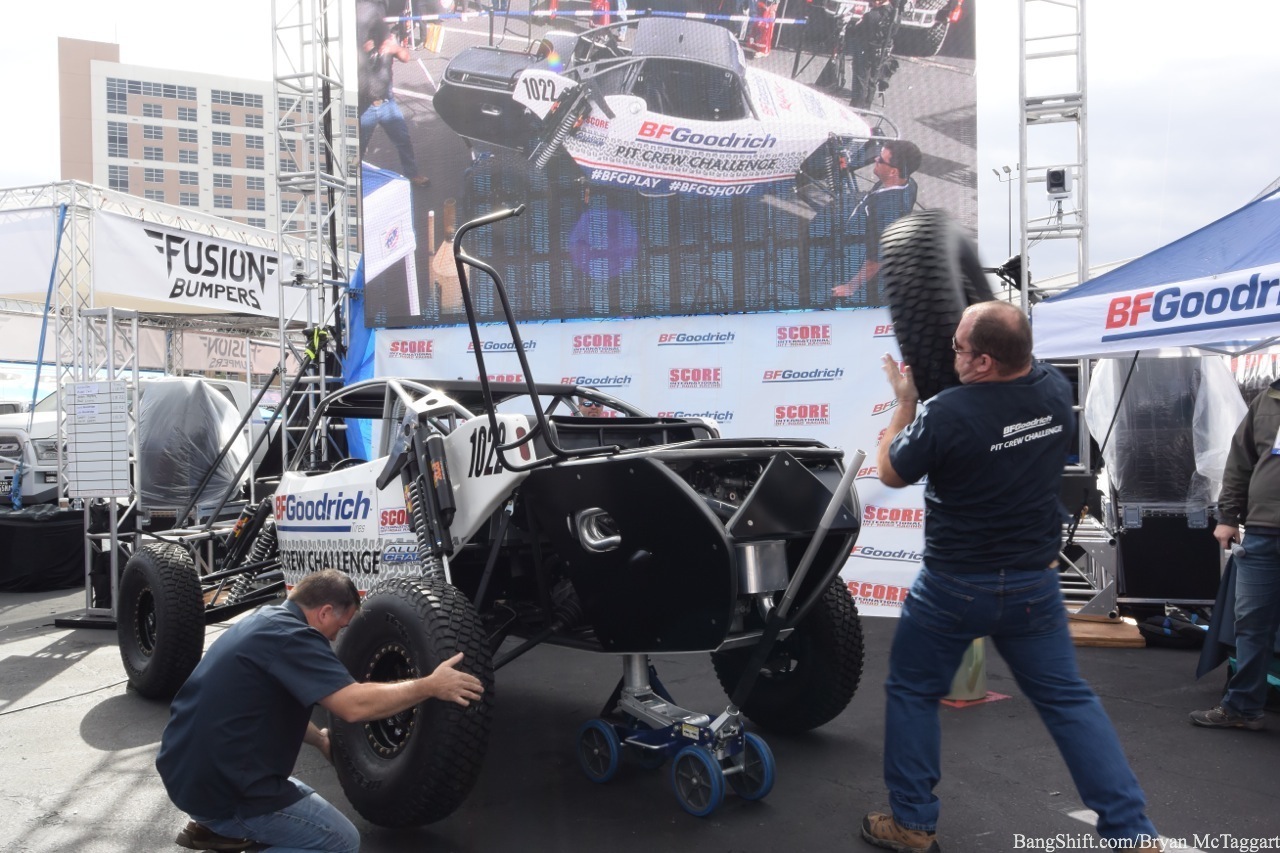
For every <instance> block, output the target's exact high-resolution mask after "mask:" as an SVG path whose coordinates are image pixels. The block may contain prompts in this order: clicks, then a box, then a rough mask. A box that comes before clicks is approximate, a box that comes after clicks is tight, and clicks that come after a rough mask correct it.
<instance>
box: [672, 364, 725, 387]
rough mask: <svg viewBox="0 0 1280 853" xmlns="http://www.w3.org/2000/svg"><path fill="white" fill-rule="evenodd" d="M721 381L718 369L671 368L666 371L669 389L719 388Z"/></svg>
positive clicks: (720, 372)
mask: <svg viewBox="0 0 1280 853" xmlns="http://www.w3.org/2000/svg"><path fill="white" fill-rule="evenodd" d="M723 379H724V377H723V371H722V369H721V368H719V367H673V368H671V369H670V370H669V371H667V386H668V387H669V388H719V387H721V384H722V382H723Z"/></svg>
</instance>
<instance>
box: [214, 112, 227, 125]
mask: <svg viewBox="0 0 1280 853" xmlns="http://www.w3.org/2000/svg"><path fill="white" fill-rule="evenodd" d="M213 123H214V124H231V113H229V112H227V111H226V110H214V111H213Z"/></svg>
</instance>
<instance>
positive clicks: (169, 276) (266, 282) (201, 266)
mask: <svg viewBox="0 0 1280 853" xmlns="http://www.w3.org/2000/svg"><path fill="white" fill-rule="evenodd" d="M279 281H280V257H279V254H278V253H277V252H275V251H272V250H267V249H263V248H260V247H256V246H248V245H245V244H242V243H235V242H232V241H229V240H222V239H219V238H217V237H208V236H205V235H203V234H196V233H194V232H191V231H183V230H181V229H177V228H170V227H167V226H163V225H156V224H154V223H150V222H142V221H139V220H137V219H132V218H130V217H127V216H120V215H118V214H115V213H107V212H105V211H98V212H96V213H95V214H94V241H93V292H94V304H95V305H96V306H100V307H102V306H112V307H117V308H131V309H133V310H136V311H151V312H156V313H164V314H218V313H228V314H251V315H255V316H259V317H278V316H280V313H281V306H280V288H279ZM285 293H286V296H285V301H286V304H285V306H284V311H285V316H296V315H297V314H298V313H299V307H300V306H301V304H302V301H303V299H304V298H305V291H303V290H302V289H301V288H294V287H286V288H285Z"/></svg>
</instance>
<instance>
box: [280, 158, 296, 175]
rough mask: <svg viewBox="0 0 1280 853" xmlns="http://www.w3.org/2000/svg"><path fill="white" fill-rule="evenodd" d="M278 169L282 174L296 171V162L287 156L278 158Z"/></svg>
mask: <svg viewBox="0 0 1280 853" xmlns="http://www.w3.org/2000/svg"><path fill="white" fill-rule="evenodd" d="M280 171H281V172H282V173H284V174H292V173H294V172H296V171H298V164H297V163H295V162H293V160H291V159H289V158H288V157H281V158H280Z"/></svg>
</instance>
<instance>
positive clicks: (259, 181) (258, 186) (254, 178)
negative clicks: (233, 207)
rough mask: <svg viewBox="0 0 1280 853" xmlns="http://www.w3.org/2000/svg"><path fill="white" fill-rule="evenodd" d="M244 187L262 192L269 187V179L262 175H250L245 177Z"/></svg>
mask: <svg viewBox="0 0 1280 853" xmlns="http://www.w3.org/2000/svg"><path fill="white" fill-rule="evenodd" d="M244 188H245V189H247V190H258V191H259V192H261V191H263V190H265V189H266V188H267V179H266V178H264V177H262V176H261V175H249V176H247V177H246V178H245V179H244Z"/></svg>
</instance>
